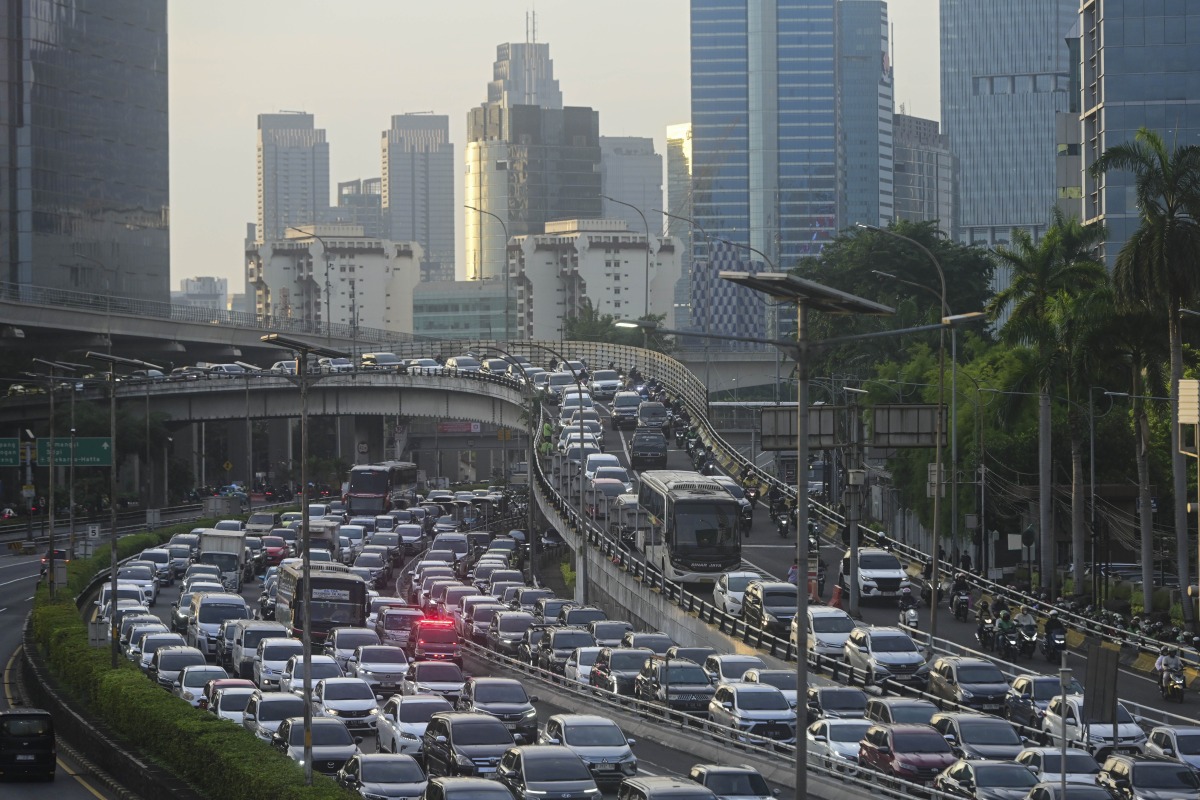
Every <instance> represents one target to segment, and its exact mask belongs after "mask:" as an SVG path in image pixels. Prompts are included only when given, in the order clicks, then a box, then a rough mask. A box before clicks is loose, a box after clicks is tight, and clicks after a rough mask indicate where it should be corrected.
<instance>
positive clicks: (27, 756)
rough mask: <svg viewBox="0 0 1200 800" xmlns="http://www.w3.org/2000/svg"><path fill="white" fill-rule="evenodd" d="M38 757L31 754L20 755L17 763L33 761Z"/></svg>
mask: <svg viewBox="0 0 1200 800" xmlns="http://www.w3.org/2000/svg"><path fill="white" fill-rule="evenodd" d="M36 758H37V756H35V755H33V754H30V753H20V754H18V755H17V761H33V760H35V759H36Z"/></svg>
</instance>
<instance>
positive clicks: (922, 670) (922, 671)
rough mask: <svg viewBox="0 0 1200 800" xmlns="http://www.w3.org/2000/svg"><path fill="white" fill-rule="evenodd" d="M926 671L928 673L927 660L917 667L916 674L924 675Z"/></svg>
mask: <svg viewBox="0 0 1200 800" xmlns="http://www.w3.org/2000/svg"><path fill="white" fill-rule="evenodd" d="M928 673H929V662H928V661H926V662H925V663H924V664H922V665H921V666H919V667H917V674H918V675H926V674H928Z"/></svg>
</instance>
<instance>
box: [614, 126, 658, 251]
mask: <svg viewBox="0 0 1200 800" xmlns="http://www.w3.org/2000/svg"><path fill="white" fill-rule="evenodd" d="M662 174H663V168H662V156H661V155H659V154H658V153H656V152H654V140H653V139H651V138H649V137H641V136H601V137H600V191H601V193H603V194H606V195H608V196H609V197H612V198H614V199H616V200H621V201H624V202H626V203H629V205H631V206H633V207H634V208H637V209H638V210H640V211H641V212H642V213H643V214H645V215H646V222H645V224H644V225H643V223H642V218H641V217H640V216H638V213H637V211H634V210H633V208H629V206H623V205H621V204H620V203H613V202H610V201H608V200H605V201H604V204H603V207H602V213H603V215H604V218H605V219H623V220H625V222H627V223H628V224H629V230H631V231H642V232H643V233H645V232H646V228H645V225H648V226H649V227H650V231H649V234H650V236H658V235H659V234H661V233H662V215H661V214H656V213H654V212H653V211H652V210H651V209H655V208H662V201H663V192H662Z"/></svg>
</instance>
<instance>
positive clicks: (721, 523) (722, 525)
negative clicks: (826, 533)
mask: <svg viewBox="0 0 1200 800" xmlns="http://www.w3.org/2000/svg"><path fill="white" fill-rule="evenodd" d="M739 513H740V511H739V509H738V504H737V502H736V501H735V500H734V499H733V498H729V499H728V501H727V502H724V503H721V502H715V501H714V502H709V501H696V502H691V503H676V504H675V531H674V537H675V546H676V547H678V548H682V549H689V548H691V549H696V548H708V547H724V546H728V545H731V544H734V543H735V542H736V541H737V537H738V533H737V532H738V530H739V528H738V524H739V523H738V515H739ZM795 602H796V599H795V594H794V593H793V595H792V604H793V605H795Z"/></svg>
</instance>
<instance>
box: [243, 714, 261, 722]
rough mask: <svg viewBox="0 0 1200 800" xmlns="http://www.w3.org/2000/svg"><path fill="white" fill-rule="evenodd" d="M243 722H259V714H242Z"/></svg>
mask: <svg viewBox="0 0 1200 800" xmlns="http://www.w3.org/2000/svg"><path fill="white" fill-rule="evenodd" d="M242 722H258V715H257V714H242Z"/></svg>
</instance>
